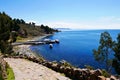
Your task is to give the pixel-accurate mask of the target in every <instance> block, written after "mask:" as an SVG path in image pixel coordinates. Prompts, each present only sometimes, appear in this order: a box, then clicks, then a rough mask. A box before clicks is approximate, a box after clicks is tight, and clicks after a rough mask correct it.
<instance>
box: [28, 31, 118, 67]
mask: <svg viewBox="0 0 120 80" xmlns="http://www.w3.org/2000/svg"><path fill="white" fill-rule="evenodd" d="M104 31H108V32H109V33H110V34H111V36H112V38H113V40H115V39H116V37H117V34H118V33H119V32H120V30H79V31H75V30H74V31H72V30H70V31H62V32H59V33H55V34H54V35H53V36H50V37H47V38H50V39H59V40H60V44H53V48H52V49H50V48H49V45H36V46H31V47H30V48H31V50H32V51H34V52H36V53H38V54H40V55H42V56H43V57H44V58H45V59H47V60H49V61H54V60H56V61H60V60H66V61H68V62H70V63H71V64H73V65H74V66H77V67H84V65H91V66H93V67H95V68H104V65H102V64H99V63H97V62H96V61H95V60H94V57H93V52H92V50H93V49H97V47H98V45H99V39H100V34H101V32H104Z"/></svg>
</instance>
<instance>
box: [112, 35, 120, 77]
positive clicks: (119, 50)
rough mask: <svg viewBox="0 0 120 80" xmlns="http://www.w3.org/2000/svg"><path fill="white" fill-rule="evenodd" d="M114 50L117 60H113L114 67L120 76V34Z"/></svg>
mask: <svg viewBox="0 0 120 80" xmlns="http://www.w3.org/2000/svg"><path fill="white" fill-rule="evenodd" d="M113 50H114V52H115V55H114V56H115V58H114V59H113V64H112V65H113V67H114V68H115V71H116V72H117V73H118V74H119V75H120V34H118V37H117V42H115V44H114V48H113Z"/></svg>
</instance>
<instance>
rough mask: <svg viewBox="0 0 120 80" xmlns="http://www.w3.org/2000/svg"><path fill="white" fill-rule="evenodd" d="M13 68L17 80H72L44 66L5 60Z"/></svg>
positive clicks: (16, 60) (20, 60)
mask: <svg viewBox="0 0 120 80" xmlns="http://www.w3.org/2000/svg"><path fill="white" fill-rule="evenodd" d="M4 60H5V61H7V62H8V64H9V65H10V67H12V69H13V71H14V74H15V80H70V79H69V78H67V77H64V76H62V75H61V74H60V73H57V72H55V71H53V70H51V69H49V68H47V67H45V66H43V65H40V64H37V63H34V62H31V61H28V60H25V59H14V58H5V59H4Z"/></svg>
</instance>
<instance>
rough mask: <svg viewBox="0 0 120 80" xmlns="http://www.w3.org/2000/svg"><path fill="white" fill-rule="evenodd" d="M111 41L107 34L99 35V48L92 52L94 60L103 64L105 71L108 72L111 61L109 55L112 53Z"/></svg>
mask: <svg viewBox="0 0 120 80" xmlns="http://www.w3.org/2000/svg"><path fill="white" fill-rule="evenodd" d="M112 47H113V41H112V37H111V36H110V34H109V33H108V32H103V33H101V36H100V42H99V47H98V49H97V50H95V49H94V50H93V53H94V57H95V60H96V61H98V62H103V63H104V64H105V66H106V70H107V71H108V72H109V71H110V69H111V65H112V63H111V62H112V61H111V59H110V58H109V55H110V54H111V53H112Z"/></svg>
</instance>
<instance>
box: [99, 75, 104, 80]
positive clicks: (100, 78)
mask: <svg viewBox="0 0 120 80" xmlns="http://www.w3.org/2000/svg"><path fill="white" fill-rule="evenodd" d="M98 80H106V78H105V77H104V76H98Z"/></svg>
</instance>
